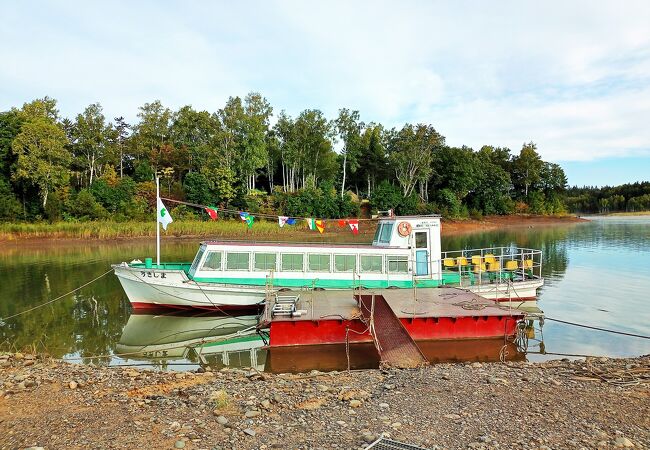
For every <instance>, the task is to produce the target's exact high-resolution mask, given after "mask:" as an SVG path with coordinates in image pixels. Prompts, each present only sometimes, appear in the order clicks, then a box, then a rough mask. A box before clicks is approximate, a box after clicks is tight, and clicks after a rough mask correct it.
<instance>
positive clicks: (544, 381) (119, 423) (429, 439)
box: [0, 353, 650, 450]
mask: <svg viewBox="0 0 650 450" xmlns="http://www.w3.org/2000/svg"><path fill="white" fill-rule="evenodd" d="M382 434H384V435H386V436H390V437H391V438H392V439H395V440H399V441H403V442H408V443H411V444H415V445H419V446H421V447H424V448H428V449H442V448H448V449H457V448H475V449H496V448H500V449H502V448H518V449H556V448H577V449H579V448H626V447H627V448H636V449H638V448H649V447H648V446H649V445H650V357H649V356H645V357H640V358H634V359H607V358H599V359H587V360H577V361H567V360H562V361H549V362H545V363H527V362H511V363H476V362H475V363H471V364H438V365H433V366H429V367H424V368H421V369H414V370H363V371H353V372H330V373H322V372H311V373H307V374H276V375H274V374H267V373H259V372H256V371H251V372H247V371H243V370H232V369H230V370H226V369H224V370H221V371H219V372H210V371H205V372H201V373H189V372H181V373H174V372H157V371H148V370H141V369H134V368H105V367H95V366H92V365H91V366H84V365H76V364H69V363H65V362H61V361H57V360H51V359H48V358H44V357H41V356H35V355H25V354H20V353H9V354H3V355H0V447H1V448H2V449H26V448H32V449H38V448H44V449H46V450H49V449H90V448H93V449H104V448H106V449H113V448H143V449H158V448H160V449H174V448H185V449H206V450H215V449H271V448H280V449H321V448H323V449H325V448H327V449H361V448H364V447H366V446H368V445H369V443H370V442H372V441H374V440H375V439H376V438H377V437H379V436H381V435H382Z"/></svg>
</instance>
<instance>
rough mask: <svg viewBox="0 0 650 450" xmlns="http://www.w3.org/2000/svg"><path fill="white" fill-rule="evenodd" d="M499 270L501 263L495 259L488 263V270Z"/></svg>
mask: <svg viewBox="0 0 650 450" xmlns="http://www.w3.org/2000/svg"><path fill="white" fill-rule="evenodd" d="M499 270H501V264H500V263H498V262H497V261H494V262H491V263H488V272H498V271H499Z"/></svg>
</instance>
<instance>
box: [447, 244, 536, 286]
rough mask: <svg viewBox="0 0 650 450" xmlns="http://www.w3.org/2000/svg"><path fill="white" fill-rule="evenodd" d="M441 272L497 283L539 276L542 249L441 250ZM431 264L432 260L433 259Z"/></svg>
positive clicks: (468, 281) (471, 281) (464, 280)
mask: <svg viewBox="0 0 650 450" xmlns="http://www.w3.org/2000/svg"><path fill="white" fill-rule="evenodd" d="M441 256H442V258H441V260H440V261H439V262H437V263H438V264H439V269H440V270H441V272H444V271H446V272H456V273H458V275H459V283H460V284H461V286H462V285H463V284H464V283H465V284H472V285H476V284H479V285H480V284H484V283H490V284H494V283H497V284H500V283H510V282H515V281H525V280H532V279H541V278H542V251H541V250H535V249H530V248H520V247H516V246H507V247H505V246H504V247H487V248H474V249H465V250H454V251H448V252H442V255H441ZM434 263H435V262H434Z"/></svg>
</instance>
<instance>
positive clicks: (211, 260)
mask: <svg viewBox="0 0 650 450" xmlns="http://www.w3.org/2000/svg"><path fill="white" fill-rule="evenodd" d="M201 270H221V252H208V256H206V257H205V262H204V263H203V267H201Z"/></svg>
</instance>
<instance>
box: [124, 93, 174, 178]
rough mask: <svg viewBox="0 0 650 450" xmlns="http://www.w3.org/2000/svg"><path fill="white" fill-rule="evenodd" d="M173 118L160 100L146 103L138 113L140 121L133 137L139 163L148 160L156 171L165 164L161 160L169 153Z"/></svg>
mask: <svg viewBox="0 0 650 450" xmlns="http://www.w3.org/2000/svg"><path fill="white" fill-rule="evenodd" d="M171 116H172V113H171V111H170V110H169V108H165V107H163V106H162V103H160V100H156V101H154V102H152V103H145V104H144V105H143V106H141V107H140V112H139V113H138V118H139V119H140V121H139V122H138V124H137V125H136V126H135V133H134V136H133V143H134V145H135V158H136V160H137V161H140V159H142V158H146V159H148V160H149V163H150V164H151V165H152V166H153V169H154V171H155V170H158V168H159V166H160V165H161V164H164V161H161V160H162V159H163V156H166V153H167V151H168V149H167V144H168V143H169V134H170V132H169V127H170V122H171Z"/></svg>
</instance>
